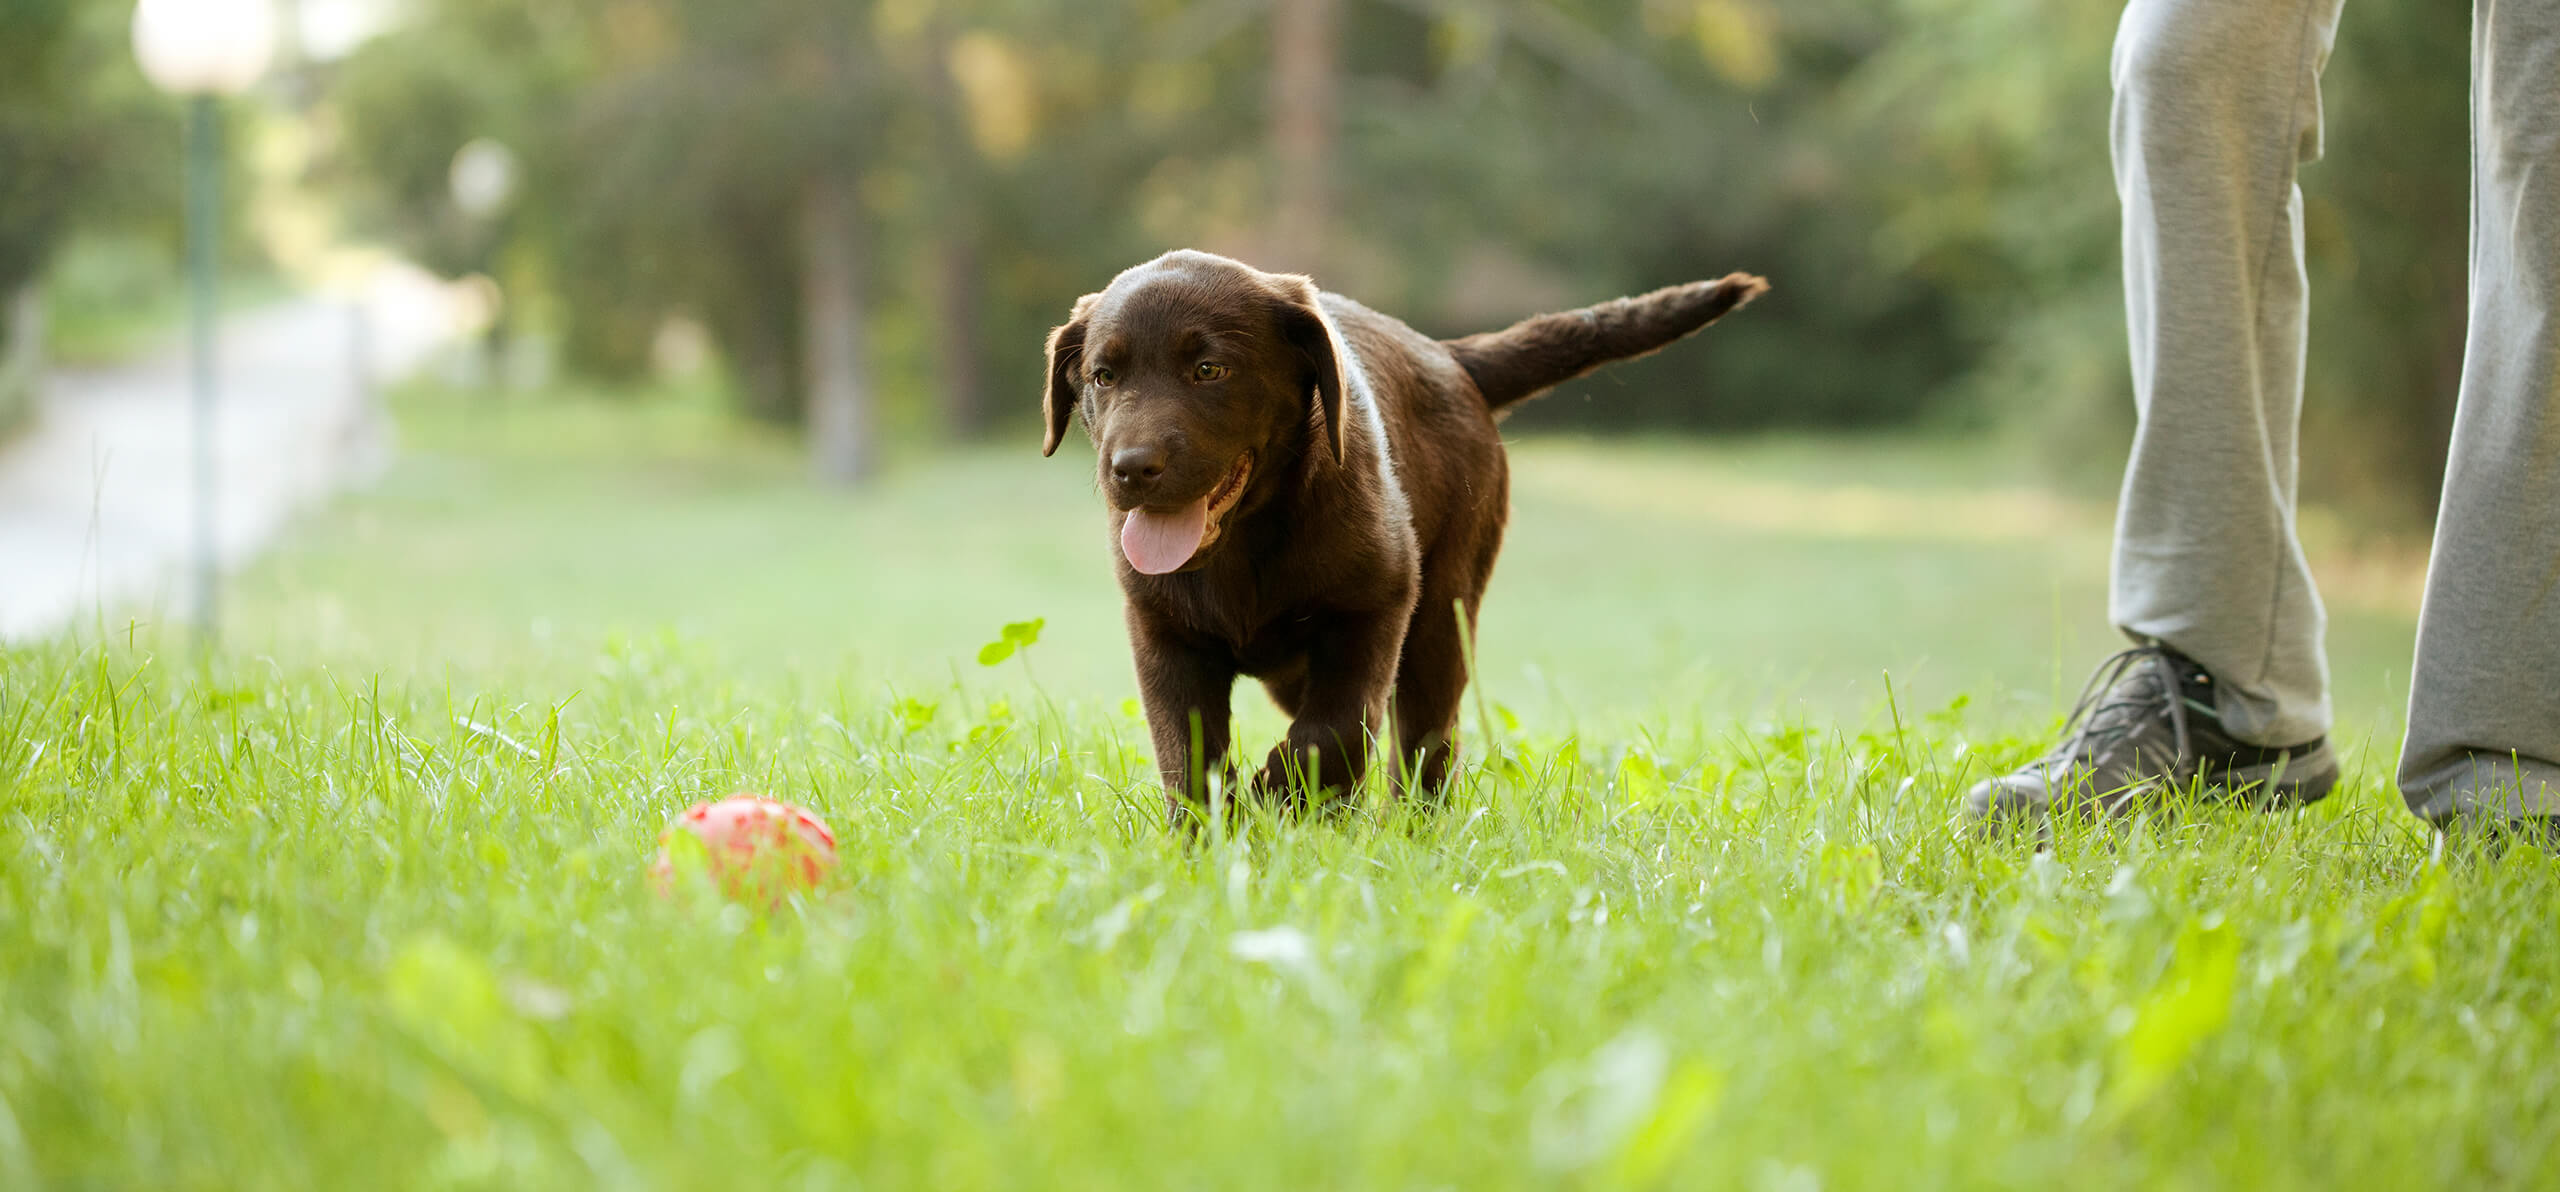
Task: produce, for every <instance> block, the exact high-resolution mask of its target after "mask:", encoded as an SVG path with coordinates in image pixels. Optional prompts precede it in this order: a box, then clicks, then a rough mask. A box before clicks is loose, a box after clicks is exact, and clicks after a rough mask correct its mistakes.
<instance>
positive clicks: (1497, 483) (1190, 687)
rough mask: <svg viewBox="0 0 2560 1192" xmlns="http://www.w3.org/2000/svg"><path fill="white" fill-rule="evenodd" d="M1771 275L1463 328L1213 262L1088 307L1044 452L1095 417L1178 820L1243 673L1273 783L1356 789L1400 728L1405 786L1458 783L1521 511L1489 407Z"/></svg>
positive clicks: (1684, 325) (1183, 260) (1068, 351)
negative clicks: (1430, 329) (1259, 717)
mask: <svg viewBox="0 0 2560 1192" xmlns="http://www.w3.org/2000/svg"><path fill="white" fill-rule="evenodd" d="M1767 289H1768V284H1767V283H1766V282H1763V281H1762V280H1761V279H1759V278H1757V277H1752V276H1749V275H1746V274H1740V273H1737V274H1734V275H1732V276H1729V277H1726V278H1724V279H1723V280H1721V281H1704V282H1692V283H1690V284H1688V285H1684V286H1673V287H1670V288H1668V289H1662V290H1656V291H1654V292H1653V293H1650V294H1646V295H1643V296H1641V297H1635V298H1621V299H1618V300H1617V301H1614V302H1604V303H1602V304H1600V305H1598V306H1590V307H1585V308H1583V309H1581V310H1572V311H1565V312H1563V313H1561V314H1551V315H1540V316H1538V317H1536V318H1532V319H1528V320H1526V321H1524V322H1521V323H1519V324H1517V325H1514V326H1512V327H1510V328H1508V329H1505V330H1502V331H1495V332H1489V333H1487V334H1483V335H1472V336H1468V337H1467V338H1465V339H1454V340H1436V339H1432V338H1430V337H1428V336H1424V335H1422V334H1419V333H1417V332H1415V331H1414V330H1413V329H1412V328H1410V327H1407V326H1405V325H1404V324H1403V323H1402V322H1399V321H1397V320H1395V319H1392V318H1389V317H1388V316H1386V315H1382V314H1379V313H1378V312H1376V311H1373V310H1370V309H1369V308H1367V307H1365V306H1362V305H1360V304H1359V303H1357V302H1353V301H1352V300H1350V299H1348V298H1345V297H1342V296H1341V295H1338V294H1327V293H1323V292H1321V291H1319V290H1317V289H1316V287H1315V285H1314V283H1313V282H1311V281H1309V280H1308V279H1306V278H1304V277H1300V276H1296V275H1292V274H1274V273H1264V272H1262V271H1261V270H1258V269H1254V268H1251V267H1249V266H1246V265H1243V264H1240V263H1238V262H1236V261H1232V260H1228V259H1227V258H1225V257H1219V256H1212V255H1210V254H1207V253H1200V252H1174V253H1167V254H1165V255H1164V256H1161V257H1158V258H1156V259H1155V260H1152V261H1149V262H1147V263H1145V264H1143V265H1139V266H1137V267H1135V268H1132V269H1130V270H1128V271H1127V272H1124V273H1122V274H1121V275H1120V276H1118V277H1116V278H1113V279H1112V281H1111V285H1110V286H1109V287H1108V288H1106V289H1104V290H1103V291H1102V292H1101V293H1098V294H1088V295H1086V296H1084V297H1083V298H1081V299H1078V300H1077V301H1076V305H1075V311H1074V314H1073V315H1072V317H1070V318H1069V319H1068V320H1067V322H1066V325H1064V326H1062V327H1059V328H1058V329H1057V330H1055V331H1053V332H1051V333H1050V334H1049V383H1048V391H1047V393H1046V395H1045V396H1044V398H1043V400H1042V403H1041V405H1042V412H1043V413H1045V414H1046V415H1047V416H1048V422H1049V429H1048V438H1047V441H1046V442H1045V443H1044V444H1043V445H1042V447H1041V453H1042V454H1044V455H1046V454H1049V453H1052V452H1055V451H1056V450H1057V449H1058V442H1059V440H1060V439H1062V438H1064V437H1065V436H1066V433H1067V422H1068V420H1069V419H1070V418H1074V417H1076V416H1077V415H1079V414H1081V415H1082V417H1083V421H1084V426H1085V431H1086V433H1087V435H1089V436H1090V437H1091V438H1092V440H1093V442H1094V445H1095V447H1096V449H1097V453H1098V455H1099V457H1100V472H1101V486H1102V492H1103V496H1104V497H1105V498H1106V499H1107V500H1108V501H1109V503H1110V506H1111V529H1112V533H1113V535H1114V537H1115V540H1116V542H1117V545H1118V551H1117V557H1118V565H1119V573H1120V587H1121V590H1122V591H1123V592H1124V593H1126V595H1127V597H1128V622H1129V643H1130V646H1131V648H1132V649H1133V650H1134V652H1135V653H1136V655H1137V664H1138V688H1139V692H1140V694H1141V695H1142V696H1143V698H1144V700H1145V703H1146V709H1147V724H1148V727H1149V729H1150V730H1151V735H1152V736H1153V737H1154V741H1155V750H1156V765H1157V769H1158V770H1159V771H1160V772H1161V773H1162V775H1163V778H1164V782H1165V786H1166V788H1167V790H1168V791H1169V792H1170V794H1171V798H1172V802H1171V807H1172V809H1173V811H1174V812H1175V813H1176V814H1177V815H1179V814H1180V813H1181V812H1182V811H1183V809H1184V807H1185V806H1186V801H1189V804H1190V805H1196V804H1197V802H1198V801H1199V800H1201V799H1202V798H1203V796H1204V794H1205V792H1206V789H1207V787H1206V779H1207V775H1208V773H1209V772H1210V770H1211V769H1212V768H1213V767H1215V768H1219V769H1221V770H1227V766H1228V759H1227V746H1228V699H1229V695H1230V692H1231V690H1232V688H1233V687H1234V686H1235V681H1236V678H1237V676H1239V675H1250V676H1252V677H1254V678H1257V679H1260V680H1261V681H1262V684H1263V686H1264V687H1265V688H1266V689H1268V690H1269V691H1270V693H1271V698H1272V700H1273V701H1274V702H1275V703H1277V704H1279V706H1280V710H1281V711H1282V712H1284V713H1286V714H1287V715H1288V716H1289V717H1290V718H1291V719H1292V721H1293V723H1292V724H1291V725H1290V726H1289V736H1288V740H1287V741H1286V743H1284V744H1282V745H1281V746H1279V747H1278V748H1276V749H1274V750H1272V751H1271V756H1270V758H1269V760H1268V762H1267V763H1266V764H1265V765H1264V766H1263V768H1262V773H1261V776H1260V779H1259V782H1258V785H1257V789H1258V790H1260V791H1262V792H1265V793H1286V792H1291V791H1296V790H1301V789H1303V790H1308V791H1315V792H1322V791H1325V790H1326V789H1327V788H1339V789H1348V788H1349V787H1351V786H1352V785H1354V784H1356V783H1358V782H1359V780H1360V775H1361V771H1362V769H1363V768H1364V767H1365V766H1366V764H1367V761H1368V756H1369V748H1370V742H1371V741H1372V740H1374V739H1377V737H1378V734H1379V730H1380V729H1381V727H1382V726H1386V725H1387V724H1388V723H1389V721H1390V718H1392V728H1393V730H1394V737H1395V748H1396V756H1397V758H1398V761H1399V766H1400V769H1399V773H1398V780H1399V781H1398V786H1399V789H1402V788H1403V787H1404V786H1405V785H1406V784H1408V783H1419V784H1420V785H1421V786H1422V787H1423V788H1424V789H1431V788H1436V787H1437V786H1439V785H1440V783H1441V781H1442V780H1443V778H1444V777H1445V776H1446V775H1447V773H1448V770H1449V765H1450V758H1451V752H1452V748H1453V746H1454V744H1455V737H1456V731H1457V721H1458V710H1459V708H1458V697H1459V693H1460V692H1462V691H1464V690H1465V688H1466V684H1467V657H1468V650H1467V637H1468V635H1471V634H1473V633H1474V630H1475V621H1476V607H1477V604H1478V602H1480V601H1481V600H1482V599H1483V598H1484V589H1485V582H1486V580H1488V579H1489V578H1491V576H1492V574H1493V559H1494V555H1495V553H1496V552H1497V551H1499V550H1500V549H1501V547H1502V527H1503V522H1504V521H1505V520H1506V519H1507V518H1508V517H1509V514H1510V508H1509V506H1510V475H1509V471H1508V469H1507V468H1506V466H1505V463H1504V459H1503V453H1502V439H1501V436H1500V435H1499V434H1498V433H1497V432H1496V430H1495V428H1494V422H1495V420H1496V419H1497V418H1499V417H1501V416H1502V414H1503V412H1504V411H1505V410H1506V409H1507V408H1508V407H1510V406H1512V405H1514V404H1517V403H1519V402H1522V401H1525V400H1527V399H1529V398H1532V397H1535V396H1537V395H1538V394H1540V393H1543V392H1545V391H1547V390H1548V389H1551V388H1553V387H1555V386H1556V385H1558V384H1560V383H1562V382H1565V381H1569V380H1572V379H1573V378H1575V377H1579V376H1582V375H1583V374H1585V373H1588V372H1590V371H1591V370H1593V369H1595V368H1598V367H1599V366H1601V365H1603V364H1607V363H1609V362H1610V361H1613V360H1623V359H1626V358H1629V357H1633V356H1642V355H1645V354H1646V353H1649V352H1652V351H1654V350H1656V349H1659V348H1661V347H1663V346H1664V345H1666V344H1669V343H1671V342H1672V341H1674V340H1677V339H1680V338H1681V337H1683V336H1686V335H1688V334H1690V333H1691V332H1694V331H1696V330H1698V329H1699V328H1701V327H1704V326H1706V325H1707V324H1709V323H1712V322H1714V321H1715V320H1716V319H1717V318H1718V317H1720V316H1722V315H1723V314H1724V313H1725V312H1727V311H1730V310H1733V309H1734V308H1736V307H1739V306H1741V305H1742V304H1744V303H1746V302H1749V301H1751V300H1752V299H1753V298H1756V297H1758V296H1759V295H1760V294H1761V293H1762V292H1763V291H1765V290H1767ZM1391 696H1392V698H1390V697H1391ZM1227 772H1228V773H1229V774H1232V770H1227ZM1293 779H1298V780H1303V782H1304V784H1305V785H1304V787H1299V786H1296V785H1294V784H1293V782H1292V780H1293Z"/></svg>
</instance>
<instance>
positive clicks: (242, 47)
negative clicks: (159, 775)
mask: <svg viewBox="0 0 2560 1192" xmlns="http://www.w3.org/2000/svg"><path fill="white" fill-rule="evenodd" d="M275 45H276V14H275V9H274V8H273V7H272V5H271V3H270V0H140V2H139V3H137V4H136V5H135V6H134V9H133V54H134V57H135V58H136V59H138V60H139V61H140V62H141V64H142V73H143V74H144V75H145V76H146V77H148V78H149V79H150V80H151V83H152V85H153V86H155V87H158V88H160V89H161V90H163V91H166V92H169V93H171V94H173V95H178V96H181V97H183V98H185V100H186V102H187V294H188V307H189V309H190V333H191V335H190V339H191V342H192V344H193V353H192V355H193V360H192V365H193V385H192V387H191V389H192V402H191V410H192V413H193V426H192V436H193V439H194V445H193V446H194V451H193V454H194V480H195V510H194V515H195V516H194V519H193V521H194V534H193V544H192V545H193V551H192V554H193V560H192V561H193V570H194V579H195V584H194V591H193V593H192V594H191V595H192V597H193V613H194V617H193V619H194V621H195V630H196V641H197V644H198V645H199V646H210V645H211V644H212V643H213V638H214V628H215V605H214V588H215V580H214V575H215V570H216V567H217V563H218V560H217V559H216V557H215V553H216V546H215V543H214V487H215V477H214V433H213V431H214V404H215V400H214V399H215V376H214V373H215V369H214V343H215V331H216V328H217V324H218V322H219V320H220V312H219V311H218V310H217V309H216V308H215V295H214V274H215V262H216V258H217V256H218V254H217V252H216V249H217V247H218V246H219V244H220V238H221V231H222V191H221V185H222V143H221V136H222V126H221V114H222V113H221V109H220V106H219V105H220V97H222V96H225V95H236V94H238V93H240V92H241V91H244V90H247V89H248V87H249V85H250V84H252V83H255V82H257V81H258V76H259V75H261V74H264V73H266V69H267V63H268V61H269V60H270V59H271V58H273V57H274V54H275Z"/></svg>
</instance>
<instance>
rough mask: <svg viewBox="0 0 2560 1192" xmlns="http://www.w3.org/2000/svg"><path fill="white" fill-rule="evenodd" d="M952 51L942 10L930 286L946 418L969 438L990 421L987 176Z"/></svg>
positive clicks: (933, 100) (933, 70) (932, 95)
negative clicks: (982, 285)
mask: <svg viewBox="0 0 2560 1192" xmlns="http://www.w3.org/2000/svg"><path fill="white" fill-rule="evenodd" d="M950 54H951V36H950V30H949V28H948V21H947V20H945V19H943V18H940V17H937V18H936V19H935V22H934V26H933V29H932V34H931V37H930V40H929V42H928V50H927V53H926V54H925V59H926V61H925V64H924V72H925V91H926V99H927V102H928V103H929V104H930V105H931V113H932V118H933V124H934V133H935V135H934V143H935V146H936V148H935V150H934V155H933V156H934V162H933V165H934V186H935V189H936V190H937V191H938V192H939V198H938V205H939V207H940V213H939V214H940V217H939V218H938V219H936V220H935V221H934V223H935V228H934V244H933V252H932V254H931V264H930V265H929V266H928V269H929V272H930V276H928V277H927V278H926V279H925V291H926V293H927V295H928V296H929V298H930V300H931V301H932V303H933V325H934V327H933V351H934V365H935V368H934V371H935V372H936V373H937V374H938V375H939V377H940V379H941V382H942V417H943V425H944V427H945V428H946V429H947V430H948V431H949V432H950V433H951V434H953V435H955V436H959V437H964V438H965V437H968V436H972V435H976V434H978V433H980V432H982V431H984V430H985V429H986V425H987V406H986V392H985V374H984V372H983V367H984V366H983V363H982V361H983V359H984V358H983V356H982V355H981V348H982V343H983V338H984V337H983V336H982V335H981V329H980V321H979V288H978V286H979V281H978V272H979V269H980V261H979V254H978V245H979V226H980V219H981V209H980V207H979V201H978V195H979V192H980V190H981V189H982V188H983V187H984V185H985V178H984V176H983V174H982V173H981V172H980V170H979V168H978V151H977V147H976V146H975V145H973V144H972V143H971V142H970V139H969V122H968V118H967V115H966V114H965V113H964V112H963V111H962V110H961V99H960V89H959V87H958V85H957V84H956V83H955V82H954V80H953V79H952V77H951V62H950Z"/></svg>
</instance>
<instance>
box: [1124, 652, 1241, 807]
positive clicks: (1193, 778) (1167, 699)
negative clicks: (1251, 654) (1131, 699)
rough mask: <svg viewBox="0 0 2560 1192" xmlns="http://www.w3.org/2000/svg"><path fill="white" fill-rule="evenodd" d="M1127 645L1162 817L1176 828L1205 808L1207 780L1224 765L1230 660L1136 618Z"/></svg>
mask: <svg viewBox="0 0 2560 1192" xmlns="http://www.w3.org/2000/svg"><path fill="white" fill-rule="evenodd" d="M1129 643H1130V645H1131V646H1132V647H1133V650H1134V652H1135V653H1136V655H1137V659H1138V697H1139V700H1140V702H1142V703H1143V704H1144V705H1145V706H1146V710H1147V733H1148V736H1150V737H1152V738H1153V739H1154V742H1155V747H1156V773H1157V775H1158V776H1160V777H1161V778H1163V779H1164V789H1165V812H1166V815H1167V816H1168V817H1169V818H1170V819H1171V820H1172V821H1173V822H1176V823H1179V822H1181V821H1182V820H1183V819H1184V818H1185V817H1187V816H1189V815H1190V814H1192V813H1193V812H1194V811H1196V810H1199V809H1204V808H1206V807H1207V806H1208V803H1209V775H1211V774H1213V773H1220V772H1226V773H1230V774H1232V773H1233V771H1232V770H1231V769H1229V768H1228V763H1227V743H1228V732H1229V728H1230V725H1229V722H1228V721H1229V697H1230V695H1231V694H1232V693H1233V692H1234V689H1235V683H1236V668H1235V664H1234V662H1233V661H1232V660H1230V659H1228V658H1226V657H1225V656H1223V655H1220V654H1214V653H1211V652H1209V651H1206V650H1202V649H1199V648H1198V647H1195V646H1193V645H1191V644H1189V643H1187V642H1183V641H1180V640H1178V639H1175V638H1173V637H1171V636H1170V635H1167V634H1163V633H1160V632H1157V631H1156V630H1155V629H1154V627H1153V626H1150V625H1147V624H1146V623H1144V622H1143V621H1141V620H1140V619H1139V618H1138V617H1137V616H1136V615H1134V614H1133V615H1132V616H1131V617H1130V619H1129Z"/></svg>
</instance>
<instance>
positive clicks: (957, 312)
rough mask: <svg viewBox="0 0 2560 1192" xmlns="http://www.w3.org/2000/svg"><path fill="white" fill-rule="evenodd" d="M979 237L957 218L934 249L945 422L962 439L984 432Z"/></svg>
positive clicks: (936, 334)
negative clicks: (980, 345) (979, 323)
mask: <svg viewBox="0 0 2560 1192" xmlns="http://www.w3.org/2000/svg"><path fill="white" fill-rule="evenodd" d="M978 268H979V265H978V233H977V229H976V227H974V226H970V225H967V224H964V223H963V222H962V221H961V220H960V219H959V218H957V217H955V218H954V219H953V220H951V221H950V222H948V223H945V224H944V225H943V228H942V232H941V235H940V239H939V242H938V243H936V244H935V246H934V274H935V276H934V279H933V316H934V317H933V323H934V338H933V346H934V355H935V356H936V357H937V358H938V359H937V360H936V363H937V365H938V366H939V367H938V369H937V371H938V372H940V373H941V375H942V414H943V423H944V425H945V426H947V427H948V428H949V429H950V431H951V433H952V434H954V435H957V436H960V437H963V438H968V437H973V436H975V435H978V434H980V433H982V432H984V431H985V430H986V427H987V401H986V381H985V374H984V373H983V372H982V371H981V368H980V364H979V341H980V338H981V337H980V335H979V327H978Z"/></svg>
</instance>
